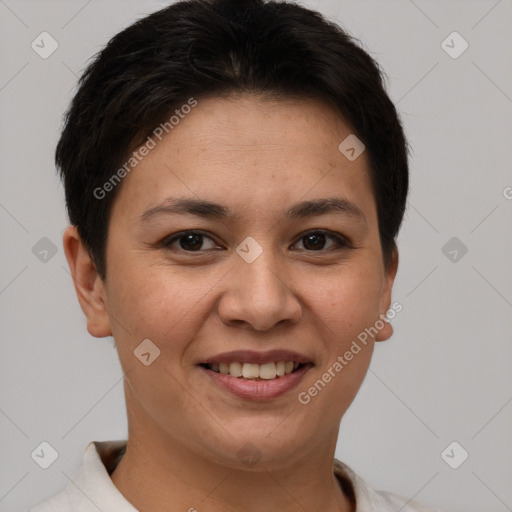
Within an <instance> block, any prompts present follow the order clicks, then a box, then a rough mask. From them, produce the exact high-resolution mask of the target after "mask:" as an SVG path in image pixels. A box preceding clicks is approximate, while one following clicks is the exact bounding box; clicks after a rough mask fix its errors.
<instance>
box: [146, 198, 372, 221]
mask: <svg viewBox="0 0 512 512" xmlns="http://www.w3.org/2000/svg"><path fill="white" fill-rule="evenodd" d="M328 213H337V214H342V215H345V216H347V217H350V218H352V219H354V220H356V221H357V222H360V223H361V224H362V225H364V226H365V227H366V226H367V221H366V217H365V215H364V213H363V211H362V210H361V209H360V208H359V207H358V206H357V205H356V204H355V203H353V202H351V201H349V200H348V199H345V198H341V197H329V198H323V199H314V200H310V201H301V202H300V203H297V204H295V205H293V206H292V207H291V208H290V209H289V210H288V211H286V212H285V216H286V217H287V218H288V219H290V220H294V219H303V218H306V217H315V216H319V215H325V214H328ZM160 215H196V216H198V217H204V218H209V219H218V220H228V219H232V220H236V219H238V218H239V216H238V215H235V214H234V213H233V212H230V211H229V209H228V208H226V207H225V206H223V205H221V204H218V203H212V202H210V201H205V200H202V199H192V198H182V199H176V198H171V197H169V198H167V199H165V200H164V201H163V202H162V203H161V204H159V205H157V206H154V207H152V208H149V209H147V210H146V211H145V212H144V213H143V214H142V215H141V217H140V220H141V221H142V222H144V223H145V222H148V221H150V220H151V219H153V218H155V217H158V216H160Z"/></svg>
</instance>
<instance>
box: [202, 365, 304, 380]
mask: <svg viewBox="0 0 512 512" xmlns="http://www.w3.org/2000/svg"><path fill="white" fill-rule="evenodd" d="M306 364H308V363H299V362H298V361H271V362H268V363H263V364H258V363H242V362H240V361H235V362H233V363H225V362H223V363H211V364H207V363H204V364H201V365H200V366H202V367H203V368H206V369H207V370H211V371H212V372H215V373H220V374H222V375H230V376H231V377H235V378H237V379H245V380H274V379H279V378H281V377H283V376H285V375H290V374H291V373H294V372H295V371H297V370H298V369H299V368H301V367H303V366H306Z"/></svg>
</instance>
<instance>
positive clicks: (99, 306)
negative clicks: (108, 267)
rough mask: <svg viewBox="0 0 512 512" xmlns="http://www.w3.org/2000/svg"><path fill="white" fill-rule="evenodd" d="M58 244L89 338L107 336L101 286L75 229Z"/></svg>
mask: <svg viewBox="0 0 512 512" xmlns="http://www.w3.org/2000/svg"><path fill="white" fill-rule="evenodd" d="M62 241H63V246H64V253H65V254H66V259H67V261H68V265H69V270H70V272H71V276H72V278H73V284H74V286H75V291H76V295H77V298H78V302H79V303H80V307H81V308H82V311H83V312H84V314H85V316H86V318H87V330H88V332H89V334H90V335H91V336H94V337H96V338H104V337H106V336H111V335H112V330H111V327H110V319H109V315H108V312H107V309H106V296H105V287H104V283H103V280H102V279H101V277H100V276H99V274H98V272H97V270H96V266H95V265H94V262H93V261H92V259H91V257H90V255H89V252H88V250H87V248H86V247H85V246H84V244H83V242H82V240H81V238H80V235H79V234H78V231H77V229H76V227H75V226H69V227H68V228H67V229H66V230H65V231H64V235H63V237H62Z"/></svg>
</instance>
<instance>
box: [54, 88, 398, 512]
mask: <svg viewBox="0 0 512 512" xmlns="http://www.w3.org/2000/svg"><path fill="white" fill-rule="evenodd" d="M350 133H351V132H350V128H349V127H347V126H346V125H345V124H344V123H343V122H342V120H341V119H340V117H339V116H338V115H336V114H335V113H334V112H333V111H332V110H331V109H330V108H328V107H327V106H325V105H324V104H322V103H319V102H316V101H313V100H291V99H290V100H287V101H283V100H281V101H279V102H278V101H275V100H272V99H270V98H268V97H267V98H266V97H258V96H255V95H249V94H244V95H239V96H236V97H230V98H222V99H221V98H211V99H205V100H199V101H198V105H197V106H196V107H195V108H194V109H193V110H192V111H191V112H190V113H189V114H188V115H187V116H186V117H185V118H184V119H183V120H181V121H180V123H179V124H178V125H177V126H176V127H175V128H174V129H173V130H172V131H171V132H170V133H169V134H168V135H166V137H165V138H163V140H162V141H161V142H160V143H159V144H158V145H157V147H155V148H154V149H152V150H151V151H150V153H149V154H148V155H147V156H146V157H145V158H144V159H143V161H141V162H140V163H139V164H138V165H137V166H136V167H135V168H134V170H133V171H132V172H131V173H129V174H128V175H127V176H126V177H125V178H124V180H123V182H122V184H121V185H120V186H121V187H122V188H121V190H120V191H119V195H118V196H117V197H116V200H115V202H114V205H113V210H112V215H111V218H110V223H109V237H108V242H107V274H106V278H105V281H102V280H101V279H100V277H99V276H98V274H97V273H96V271H95V268H94V265H93V263H92V262H91V259H90V258H89V256H88V253H87V251H86V249H85V248H84V247H83V245H82V244H81V241H80V238H79V236H78V235H77V232H76V229H75V228H74V227H69V228H68V229H67V231H66V232H65V234H64V248H65V252H66V256H67V259H68V262H69V266H70V269H71V272H72V275H73V278H74V282H75V286H76V291H77V295H78V299H79V301H80V304H81V307H82V309H83V311H84V313H85V315H86V317H87V327H88V331H89V333H90V334H91V335H93V336H96V337H104V336H110V335H113V337H114V339H115V341H116V346H117V350H118V354H119V358H120V361H121V365H122V368H123V371H124V372H125V380H124V388H125V395H126V403H127V412H128V425H129V441H128V449H127V452H126V455H125V456H124V458H123V459H122V461H121V462H120V464H119V465H118V467H117V469H116V470H115V472H114V473H113V474H112V476H111V478H112V481H113V482H114V484H115V485H116V487H117V488H118V489H119V490H120V491H121V492H122V494H123V495H124V496H125V497H126V498H127V499H128V500H129V501H130V502H131V503H133V505H134V506H135V507H136V508H137V509H139V510H141V511H142V512H146V511H150V510H164V509H166V506H167V507H168V505H169V504H170V503H172V504H173V505H175V506H176V510H189V509H191V508H195V509H197V510H198V511H199V512H201V511H203V510H208V511H226V510H228V511H229V510H233V511H235V510H244V511H249V512H252V511H267V510H281V511H284V512H286V511H292V510H293V511H298V510H325V511H334V510H336V511H349V510H351V507H350V504H349V502H348V500H347V498H346V496H345V495H344V494H343V492H342V491H341V489H340V487H339V485H338V483H337V481H336V479H335V478H334V477H333V473H332V463H333V457H334V450H335V446H336V441H337V437H338V431H339V423H340V420H341V418H342V416H343V414H344V413H345V411H346V410H347V408H348V407H349V405H350V403H351V402H352V400H353V399H354V397H355V395H356V393H357V391H358V389H359V387H360V385H361V383H362V381H363V379H364V377H365V374H366V372H367V369H368V366H369V364H370V359H371V355H372V351H373V347H374V341H383V340H386V339H388V338H389V337H390V336H391V335H392V332H393V331H392V327H391V325H390V324H389V323H387V322H384V327H383V328H382V329H381V330H380V331H379V333H378V334H377V335H376V337H375V340H373V339H370V341H369V343H368V344H367V346H366V347H363V349H362V350H361V351H360V352H359V353H358V354H357V355H355V356H354V358H353V359H352V360H351V361H350V362H349V363H348V364H347V365H346V366H345V367H344V368H343V371H341V372H340V373H338V374H336V377H334V378H332V380H331V382H329V383H328V384H327V385H326V386H325V388H323V389H322V391H321V392H319V393H318V395H317V396H315V397H314V398H312V399H311V401H310V403H308V404H307V405H304V404H301V403H300V402H299V401H298V399H297V395H298V394H299V392H301V391H305V390H307V389H308V388H309V387H311V386H312V385H313V383H314V382H315V381H317V379H319V378H321V376H322V374H323V373H324V372H325V371H326V370H327V369H328V368H329V367H331V366H332V364H333V363H334V362H335V361H336V359H337V357H338V356H340V355H343V354H344V353H345V352H346V351H347V350H349V348H350V346H351V344H352V342H353V340H355V339H356V338H357V336H358V334H359V333H361V332H362V331H364V329H365V328H367V327H369V326H373V325H374V324H375V322H376V321H377V320H378V319H379V314H385V313H386V311H387V310H388V309H389V308H390V304H391V291H392V285H393V281H394V278H395V274H396V271H397V266H398V254H397V253H396V252H395V253H394V257H393V262H392V264H391V266H390V267H389V268H388V269H385V268H384V266H383V260H382V252H381V246H380V241H379V232H378V224H377V212H376V206H375V199H374V197H373V194H372V191H371V184H370V178H369V174H368V170H367V169H368V168H367V165H368V163H367V160H366V154H365V153H363V154H362V155H361V156H360V157H359V158H357V159H356V160H354V161H349V160H348V159H347V158H346V157H345V156H344V155H343V154H342V153H341V152H340V151H339V150H338V145H339V144H340V143H341V141H343V140H344V139H345V138H346V137H347V136H348V135H349V134H350ZM168 197H173V198H185V197H186V198H194V199H203V200H208V201H212V202H215V203H220V204H222V205H224V206H225V207H226V208H228V209H229V210H230V211H232V212H233V213H234V214H235V215H236V216H237V217H236V218H233V219H222V220H219V219H210V218H202V217H200V216H194V215H177V214H174V215H173V214H162V215H159V216H154V217H152V218H151V219H150V220H148V221H147V222H145V223H144V222H142V221H141V215H142V214H143V212H145V211H146V210H148V209H150V208H153V207H155V206H157V205H159V204H161V203H162V202H164V201H165V199H166V198H168ZM332 197H338V198H345V199H348V200H350V201H351V202H353V203H355V204H356V205H357V206H358V207H359V208H360V209H361V210H362V211H363V213H364V215H365V217H366V224H363V223H361V222H358V221H357V220H355V219H354V218H352V217H350V216H347V215H343V214H340V213H336V212H330V213H327V214H323V215H316V216H309V217H305V218H300V219H293V220H289V219H287V218H286V217H284V216H283V212H285V211H286V210H288V208H290V207H291V206H292V205H294V204H295V203H297V202H300V201H305V200H313V199H321V198H332ZM313 229H315V230H329V231H330V232H333V233H338V234H339V235H340V236H342V237H346V238H347V239H348V240H349V241H350V245H349V246H345V247H343V246H338V245H337V243H336V240H335V239H334V238H330V237H329V236H327V237H326V238H325V242H323V241H322V242H320V243H319V244H318V242H317V244H318V245H315V244H314V241H313V242H311V240H310V239H309V238H307V237H306V239H305V238H303V237H304V236H305V235H304V232H306V231H309V230H313ZM183 230H201V231H202V232H204V233H205V234H206V235H207V237H205V238H203V239H202V240H203V245H201V243H200V242H199V243H198V244H197V245H198V246H199V247H200V250H199V251H197V250H196V251H193V250H189V251H187V250H185V249H183V248H182V246H180V239H175V240H174V241H172V242H170V243H169V245H168V247H165V246H163V245H162V244H161V243H160V242H161V241H162V240H164V239H166V238H167V239H169V237H170V235H173V234H175V233H179V232H180V231H183ZM248 236H251V237H252V238H254V239H255V240H256V241H257V242H258V244H259V245H260V246H261V247H262V249H263V252H262V253H261V255H260V256H259V257H258V258H257V259H256V260H255V261H254V262H252V263H247V262H246V261H245V260H244V259H242V258H241V257H240V256H239V255H238V254H237V252H236V248H237V246H238V245H239V244H240V243H241V242H242V241H243V240H244V239H245V238H246V237H248ZM208 237H210V238H208ZM182 240H183V239H182ZM199 240H201V239H199ZM192 246H193V247H194V244H192ZM190 247H191V244H189V245H186V244H185V248H188V249H190ZM311 247H313V248H311ZM316 247H319V248H316ZM145 339H150V340H151V341H152V342H153V343H154V344H155V345H156V346H158V347H159V349H160V356H159V357H158V358H157V359H155V360H154V362H153V363H152V364H150V365H149V366H145V365H143V364H142V363H141V362H140V361H139V359H138V358H137V357H135V356H134V350H135V349H136V347H137V346H138V345H139V344H140V343H141V342H142V340H145ZM270 349H288V350H293V351H296V352H299V353H301V354H304V355H307V356H308V358H309V359H310V360H311V361H312V363H313V365H314V366H312V367H311V368H310V369H309V370H308V371H307V372H306V373H305V374H304V376H303V379H302V381H301V382H300V383H299V384H298V386H297V387H295V388H294V389H292V390H290V391H289V392H287V393H286V394H285V395H283V396H280V397H277V398H275V399H272V400H265V401H261V400H260V401H254V400H252V401H251V400H247V399H243V398H240V397H237V396H235V395H233V394H231V393H230V392H228V391H226V390H224V389H222V388H220V387H219V386H217V385H215V384H212V382H211V381H210V379H209V378H207V376H205V372H204V371H203V370H201V369H200V368H199V367H198V364H199V363H201V362H202V361H204V360H205V359H206V358H207V357H212V356H215V355H216V354H219V353H223V352H229V351H232V350H253V351H263V350H270ZM248 442H250V443H252V445H254V446H255V447H256V449H257V451H258V454H261V459H260V460H259V461H258V462H257V463H256V464H255V465H254V466H252V467H248V466H247V465H246V464H244V463H243V462H242V461H241V460H240V459H239V457H238V456H237V454H238V453H239V451H240V449H241V448H242V447H243V446H244V445H245V444H246V443H248Z"/></svg>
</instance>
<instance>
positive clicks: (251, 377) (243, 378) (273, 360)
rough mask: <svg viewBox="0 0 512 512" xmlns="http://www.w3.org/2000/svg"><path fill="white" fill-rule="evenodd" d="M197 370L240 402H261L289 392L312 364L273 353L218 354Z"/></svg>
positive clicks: (281, 352) (287, 353) (298, 357)
mask: <svg viewBox="0 0 512 512" xmlns="http://www.w3.org/2000/svg"><path fill="white" fill-rule="evenodd" d="M198 366H199V367H200V368H201V369H202V370H203V371H204V373H205V374H206V375H207V376H208V377H209V378H210V380H211V381H212V382H214V383H215V384H217V385H218V386H220V387H221V388H222V389H224V390H227V391H229V392H231V393H233V394H235V395H237V396H238V397H241V398H244V399H250V400H265V399H272V398H277V397H278V396H281V395H283V394H285V393H286V392H288V391H290V390H291V389H292V388H294V387H295V386H296V385H298V383H299V382H300V381H301V380H302V378H303V376H304V375H305V373H306V372H307V371H308V370H309V369H310V368H312V367H314V364H313V362H312V361H311V359H309V358H308V357H306V356H304V355H301V354H298V353H295V352H290V351H287V350H273V351H267V352H252V351H236V352H230V353H225V354H219V355H217V356H215V357H211V358H209V359H207V360H206V361H203V362H202V363H199V365H198Z"/></svg>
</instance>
